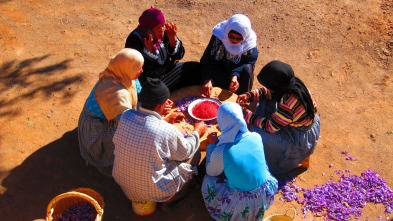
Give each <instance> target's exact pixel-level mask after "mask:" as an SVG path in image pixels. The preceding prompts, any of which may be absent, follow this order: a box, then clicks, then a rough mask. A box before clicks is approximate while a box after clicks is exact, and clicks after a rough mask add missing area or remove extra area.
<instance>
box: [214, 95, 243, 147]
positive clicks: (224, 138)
mask: <svg viewBox="0 0 393 221" xmlns="http://www.w3.org/2000/svg"><path fill="white" fill-rule="evenodd" d="M217 123H218V127H219V128H220V130H221V135H220V136H219V137H218V140H219V142H218V144H217V145H219V144H223V143H233V142H236V141H238V140H240V139H241V138H243V137H244V136H245V135H247V134H248V133H249V131H248V129H247V124H246V121H244V118H243V111H242V108H241V107H240V105H239V104H237V103H234V102H225V103H223V104H221V105H220V107H219V108H218V111H217Z"/></svg>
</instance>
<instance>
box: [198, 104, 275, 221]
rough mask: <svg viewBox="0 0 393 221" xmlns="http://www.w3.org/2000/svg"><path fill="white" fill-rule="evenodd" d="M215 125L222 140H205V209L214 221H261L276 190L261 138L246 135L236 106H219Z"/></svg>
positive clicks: (240, 110)
mask: <svg viewBox="0 0 393 221" xmlns="http://www.w3.org/2000/svg"><path fill="white" fill-rule="evenodd" d="M217 122H218V127H219V128H220V130H221V132H222V134H221V136H219V137H218V138H217V136H216V134H214V133H211V134H209V136H208V142H209V145H208V148H207V151H206V176H205V178H204V180H203V183H202V196H203V199H204V201H205V206H206V208H207V210H208V212H209V214H210V216H211V217H212V218H213V219H215V220H261V219H262V217H263V215H264V213H265V210H267V209H268V208H269V207H270V206H271V205H272V204H273V201H274V195H275V193H276V192H277V188H278V183H277V180H276V179H275V178H274V177H273V176H272V175H271V174H270V172H269V170H268V167H267V164H266V161H265V154H264V150H263V144H262V141H261V137H260V136H259V134H257V133H251V132H249V131H248V129H247V124H246V122H245V121H244V118H243V111H242V108H241V107H240V105H239V104H236V103H233V102H226V103H224V104H222V105H221V106H220V107H219V109H218V112H217ZM217 142H218V143H217Z"/></svg>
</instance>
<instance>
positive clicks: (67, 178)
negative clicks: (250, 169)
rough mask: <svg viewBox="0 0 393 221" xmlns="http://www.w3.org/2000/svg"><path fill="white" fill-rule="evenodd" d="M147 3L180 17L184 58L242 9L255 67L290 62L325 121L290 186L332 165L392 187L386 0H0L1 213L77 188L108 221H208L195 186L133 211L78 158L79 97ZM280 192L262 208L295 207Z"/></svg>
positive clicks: (22, 214)
mask: <svg viewBox="0 0 393 221" xmlns="http://www.w3.org/2000/svg"><path fill="white" fill-rule="evenodd" d="M151 6H153V7H156V8H159V9H161V10H162V11H163V12H164V14H165V16H166V19H167V20H168V21H173V22H175V23H176V24H177V25H178V29H179V32H178V36H179V37H180V38H181V40H182V41H183V43H184V45H185V48H186V55H185V57H184V59H183V60H184V61H190V60H194V61H198V60H199V59H200V57H201V55H202V53H203V51H204V48H205V47H206V45H207V43H208V40H209V39H210V36H211V30H212V28H213V27H214V25H215V24H217V23H218V22H220V21H222V20H225V19H228V18H229V17H231V16H232V15H233V14H235V13H244V14H246V15H248V16H249V17H250V19H251V21H252V25H253V29H254V30H255V31H256V33H257V35H258V49H259V52H260V56H259V59H258V62H257V66H256V70H257V72H259V70H260V69H261V68H262V66H263V65H264V64H266V63H267V62H269V61H271V60H273V59H279V60H282V61H284V62H287V63H289V64H291V65H292V66H293V68H294V70H295V73H296V74H297V75H298V76H299V77H300V78H301V79H303V80H304V82H305V83H306V85H307V86H308V87H309V88H310V89H311V91H312V92H313V95H314V97H315V98H316V100H317V102H318V105H319V106H318V110H319V113H320V114H321V122H322V129H321V139H320V142H319V143H318V146H317V149H316V151H315V154H314V155H313V156H312V158H311V162H310V163H311V164H310V168H309V169H308V170H305V171H298V172H299V175H298V178H299V179H297V181H296V184H297V185H299V186H301V187H304V188H307V187H313V186H314V185H315V184H318V185H321V184H323V183H326V182H327V181H328V179H329V177H330V175H331V174H333V173H334V171H335V170H344V169H350V170H351V171H352V173H353V174H357V175H359V174H360V173H362V172H364V171H366V170H367V169H372V170H374V171H377V172H378V173H379V174H380V176H381V177H383V178H384V179H386V181H387V183H388V185H389V186H390V187H393V176H392V171H391V169H392V168H393V163H392V156H393V148H392V146H393V108H392V106H391V105H392V102H393V100H392V95H393V77H392V71H393V65H392V61H391V59H392V52H393V1H392V0H363V1H355V0H338V1H331V0H322V1H297V0H248V1H241V3H240V1H229V0H215V1H211V0H184V1H180V0H174V1H164V0H155V1H132V0H123V1H119V0H114V1H103V0H96V1H81V0H68V1H64V0H56V1H49V0H42V1H23V0H0V27H1V28H0V51H1V53H0V58H1V63H0V107H1V108H0V128H1V129H0V182H1V186H0V220H3V221H8V220H10V221H14V220H35V219H44V218H45V213H46V206H47V205H48V203H49V201H50V200H51V199H52V198H53V197H55V196H56V195H58V194H61V193H63V192H66V191H68V190H70V189H73V188H77V187H90V188H93V189H95V190H96V191H98V192H99V193H101V195H102V196H103V197H104V198H105V203H106V206H105V209H104V210H105V212H104V220H106V221H111V220H209V216H208V214H207V212H206V210H205V208H204V204H203V200H202V198H201V195H200V193H199V190H198V187H197V186H194V187H193V188H192V190H191V191H190V192H189V194H188V196H187V198H186V199H185V202H184V203H183V204H182V205H181V206H180V207H179V208H178V209H176V210H174V211H173V212H171V213H168V214H164V213H163V212H161V211H160V210H158V211H157V212H156V213H155V214H153V215H152V216H150V217H145V218H143V217H138V216H136V215H135V214H133V212H132V211H131V202H130V201H129V200H128V199H127V198H126V197H125V196H124V195H123V193H122V192H121V190H120V188H119V187H118V186H117V185H116V184H115V183H114V182H113V181H112V180H110V179H107V178H105V177H103V176H101V175H100V174H99V173H98V172H96V171H95V170H94V168H90V167H86V166H85V164H84V162H83V160H82V159H81V158H80V156H79V150H78V142H77V133H76V127H77V121H78V117H79V114H80V112H81V110H82V107H83V104H84V102H85V99H86V98H87V96H88V94H89V93H90V90H91V88H92V86H93V85H94V84H95V82H96V80H97V78H98V73H99V72H100V71H102V70H103V69H104V68H105V67H106V65H107V63H108V60H109V59H110V57H111V56H112V55H114V54H115V53H117V52H118V51H119V50H120V49H122V48H123V46H124V43H125V38H126V37H127V36H128V34H129V32H130V31H132V30H133V29H134V28H135V27H136V26H137V23H138V22H137V21H138V17H139V15H140V14H141V12H142V11H143V10H145V9H147V8H149V7H151ZM258 86H259V84H258V83H257V81H256V83H255V85H254V87H255V88H257V87H258ZM341 151H348V152H349V154H350V155H351V156H353V157H355V158H356V159H357V160H356V161H348V160H345V156H344V155H342V154H341ZM330 164H333V165H334V166H333V167H331V168H330V167H329V165H330ZM323 173H325V174H326V176H322V174H323ZM279 198H280V195H277V198H276V201H275V203H274V205H273V206H272V207H271V208H270V210H268V211H267V212H266V214H265V216H268V215H271V214H276V213H285V212H286V211H287V209H288V208H290V207H292V206H293V207H294V208H296V210H297V211H298V212H299V211H300V209H301V206H300V205H299V204H298V203H296V202H291V203H285V202H281V201H280V200H279ZM363 211H364V215H363V216H362V217H361V220H365V219H367V218H368V219H369V220H377V218H378V216H384V217H385V215H384V213H383V207H382V206H381V205H367V207H366V208H364V209H363ZM392 216H393V215H392V214H390V217H392ZM314 218H315V219H316V220H322V218H321V217H314ZM311 219H313V215H311V214H309V218H307V219H306V220H311ZM295 220H302V218H301V214H299V215H297V217H296V218H295Z"/></svg>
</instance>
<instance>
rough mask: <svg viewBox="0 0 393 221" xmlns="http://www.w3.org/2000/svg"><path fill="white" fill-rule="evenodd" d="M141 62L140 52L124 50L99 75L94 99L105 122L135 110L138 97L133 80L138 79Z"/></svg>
mask: <svg viewBox="0 0 393 221" xmlns="http://www.w3.org/2000/svg"><path fill="white" fill-rule="evenodd" d="M143 62H144V60H143V56H142V54H141V53H140V52H138V51H137V50H135V49H129V48H125V49H123V50H121V51H120V52H119V53H117V54H116V55H115V56H114V57H113V58H112V59H111V60H110V62H109V64H108V67H107V68H106V69H105V70H104V71H103V72H101V73H100V76H99V80H98V83H97V85H96V88H95V91H94V97H95V99H96V100H97V103H98V105H100V107H101V110H102V112H103V113H104V115H105V117H106V118H107V120H112V119H114V118H115V117H116V116H117V115H119V114H121V113H123V112H124V111H125V110H127V109H131V108H133V109H136V105H137V102H138V95H137V92H136V86H135V79H137V78H138V71H139V70H140V69H141V68H142V66H143Z"/></svg>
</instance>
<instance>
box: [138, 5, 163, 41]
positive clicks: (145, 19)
mask: <svg viewBox="0 0 393 221" xmlns="http://www.w3.org/2000/svg"><path fill="white" fill-rule="evenodd" d="M159 24H165V18H164V14H162V12H161V11H160V10H158V9H156V8H149V9H147V10H145V11H144V12H143V13H142V15H141V16H140V17H139V25H138V28H137V30H138V33H139V34H140V35H141V36H142V37H143V38H146V39H148V38H149V35H148V34H147V32H148V31H150V30H152V29H153V28H154V27H156V26H157V25H159ZM162 40H163V39H162V38H161V39H154V41H153V47H154V49H157V48H158V47H159V45H160V44H161V42H162Z"/></svg>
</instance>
